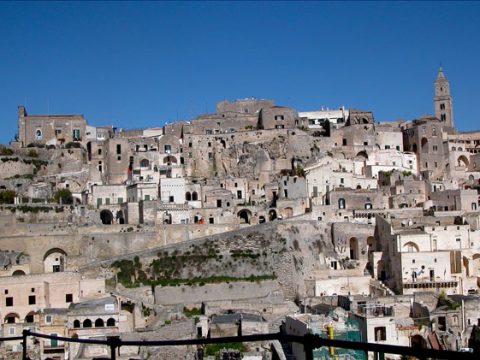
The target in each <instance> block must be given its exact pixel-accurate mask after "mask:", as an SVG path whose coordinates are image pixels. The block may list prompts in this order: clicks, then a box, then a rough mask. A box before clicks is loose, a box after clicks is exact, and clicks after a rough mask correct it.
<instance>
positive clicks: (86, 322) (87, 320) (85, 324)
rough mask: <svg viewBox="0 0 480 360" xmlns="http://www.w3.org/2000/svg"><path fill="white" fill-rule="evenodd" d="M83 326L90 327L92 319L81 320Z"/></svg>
mask: <svg viewBox="0 0 480 360" xmlns="http://www.w3.org/2000/svg"><path fill="white" fill-rule="evenodd" d="M83 327H84V328H91V327H92V320H90V319H85V320H83Z"/></svg>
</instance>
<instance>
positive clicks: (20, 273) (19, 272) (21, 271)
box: [12, 270, 26, 276]
mask: <svg viewBox="0 0 480 360" xmlns="http://www.w3.org/2000/svg"><path fill="white" fill-rule="evenodd" d="M23 275H26V274H25V271H23V270H15V271H14V272H13V274H12V276H23Z"/></svg>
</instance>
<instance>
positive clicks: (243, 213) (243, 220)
mask: <svg viewBox="0 0 480 360" xmlns="http://www.w3.org/2000/svg"><path fill="white" fill-rule="evenodd" d="M237 217H238V219H239V220H240V224H250V219H251V217H252V212H251V211H250V210H247V209H243V210H240V211H239V212H238V214H237Z"/></svg>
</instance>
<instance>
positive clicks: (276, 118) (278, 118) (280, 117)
mask: <svg viewBox="0 0 480 360" xmlns="http://www.w3.org/2000/svg"><path fill="white" fill-rule="evenodd" d="M275 120H277V121H279V120H285V117H284V116H283V115H275Z"/></svg>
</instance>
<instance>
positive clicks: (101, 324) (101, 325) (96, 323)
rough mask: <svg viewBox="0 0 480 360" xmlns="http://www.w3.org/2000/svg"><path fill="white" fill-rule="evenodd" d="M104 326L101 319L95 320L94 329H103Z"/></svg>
mask: <svg viewBox="0 0 480 360" xmlns="http://www.w3.org/2000/svg"><path fill="white" fill-rule="evenodd" d="M104 326H105V324H104V322H103V319H100V318H98V319H97V320H95V327H104Z"/></svg>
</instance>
